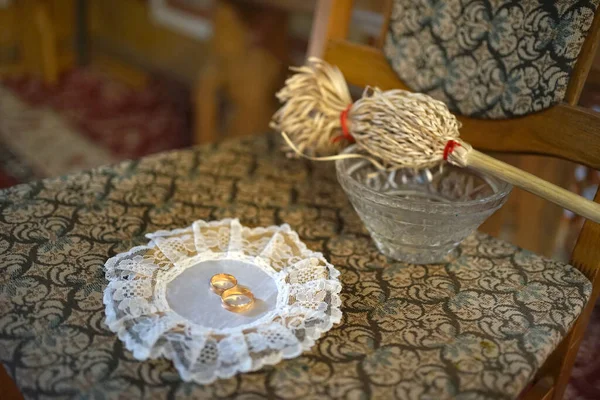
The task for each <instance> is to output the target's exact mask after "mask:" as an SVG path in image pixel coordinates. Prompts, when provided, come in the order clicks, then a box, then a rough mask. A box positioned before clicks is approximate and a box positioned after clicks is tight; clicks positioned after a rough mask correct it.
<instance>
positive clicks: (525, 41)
mask: <svg viewBox="0 0 600 400" xmlns="http://www.w3.org/2000/svg"><path fill="white" fill-rule="evenodd" d="M598 2H599V0H565V1H540V0H449V1H437V0H394V4H393V9H392V14H391V18H390V24H389V30H388V34H387V36H386V40H385V45H384V53H385V55H386V57H387V58H388V60H389V62H390V64H391V65H392V68H393V69H394V70H395V71H396V72H397V74H398V76H399V77H400V78H401V79H402V80H403V81H404V82H405V83H406V84H407V85H408V86H409V87H410V88H411V89H413V90H415V91H418V92H423V93H427V94H429V95H431V96H433V97H435V98H436V99H438V100H441V101H443V102H445V103H446V104H447V105H448V107H449V108H450V109H451V110H452V111H453V112H456V113H459V114H462V115H467V116H471V117H475V118H491V119H500V118H510V117H515V116H520V115H526V114H530V113H534V112H537V111H541V110H543V109H546V108H548V107H550V106H552V105H554V104H556V103H558V102H560V101H562V99H563V98H564V95H565V92H566V89H567V84H568V82H569V77H570V75H571V72H572V70H573V67H574V65H575V62H576V60H577V56H578V55H579V52H580V50H581V46H582V45H583V42H584V40H585V38H586V35H587V32H588V30H589V28H590V26H591V24H592V19H593V18H594V12H595V10H596V7H597V6H598Z"/></svg>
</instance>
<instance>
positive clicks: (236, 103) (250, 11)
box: [194, 1, 287, 144]
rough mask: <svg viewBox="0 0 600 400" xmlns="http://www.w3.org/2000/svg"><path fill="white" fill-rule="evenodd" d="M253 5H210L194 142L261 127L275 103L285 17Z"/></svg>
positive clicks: (196, 100) (196, 92) (196, 96)
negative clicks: (207, 55) (211, 18)
mask: <svg viewBox="0 0 600 400" xmlns="http://www.w3.org/2000/svg"><path fill="white" fill-rule="evenodd" d="M253 7H257V6H256V5H244V4H241V5H240V4H235V5H234V4H233V3H229V2H226V1H224V2H219V3H218V4H217V5H216V7H215V14H214V27H215V32H214V36H213V38H212V39H211V53H212V55H211V57H210V60H209V61H208V63H207V65H206V66H205V67H204V68H203V69H202V71H201V72H200V75H199V77H198V80H197V83H196V85H195V86H196V88H195V90H194V103H195V104H194V108H195V116H194V119H195V128H194V143H195V144H201V143H210V142H213V141H215V140H218V139H222V138H225V137H240V136H245V135H251V134H257V133H260V132H265V131H266V130H267V129H268V125H269V121H270V119H271V116H272V115H273V113H274V112H275V110H276V109H277V103H276V100H275V97H274V96H273V94H274V93H275V91H276V90H277V87H278V86H279V85H280V84H281V83H282V80H283V79H282V78H283V76H284V74H285V65H284V63H283V62H282V61H281V59H283V58H285V55H284V54H283V53H285V48H286V44H287V43H286V37H285V36H286V33H285V32H286V28H287V18H286V14H285V12H284V11H281V10H277V9H269V10H266V11H268V12H264V13H263V12H262V10H263V9H262V8H258V9H254V8H253ZM253 38H255V39H258V40H259V41H262V42H263V43H261V44H262V45H257V44H256V43H252V39H253ZM220 100H224V101H220ZM221 103H225V104H228V106H226V107H223V104H221Z"/></svg>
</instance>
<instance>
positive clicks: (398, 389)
mask: <svg viewBox="0 0 600 400" xmlns="http://www.w3.org/2000/svg"><path fill="white" fill-rule="evenodd" d="M279 147H280V143H278V142H276V141H275V140H273V137H270V136H266V137H262V138H250V139H245V140H242V141H232V142H224V143H221V144H219V145H212V146H207V147H200V148H195V149H189V150H183V151H176V152H171V153H165V154H160V155H156V156H152V157H148V158H144V159H141V160H139V161H128V162H124V163H121V164H118V165H115V166H112V167H103V168H99V169H95V170H92V171H89V172H81V173H77V174H73V175H69V176H66V177H63V178H58V179H52V180H44V181H40V182H35V183H31V184H27V185H20V186H15V187H12V188H9V189H7V190H5V191H3V192H0V362H1V363H2V364H3V365H4V366H5V367H6V369H7V371H8V373H9V374H10V375H11V376H12V377H14V379H15V381H16V382H17V385H18V386H19V387H20V389H21V391H22V392H23V394H24V396H25V397H26V398H28V399H63V398H86V399H112V398H115V399H116V398H127V399H140V398H153V399H170V398H177V399H179V398H181V399H187V398H189V399H201V398H206V399H224V398H240V399H242V398H243V399H249V398H282V399H288V398H289V399H296V398H306V399H325V398H350V399H352V398H386V399H387V398H399V399H449V398H464V399H490V398H494V399H511V398H516V397H517V396H518V395H519V393H520V392H521V391H522V390H523V389H524V388H525V387H526V386H527V384H528V382H530V381H531V380H532V379H533V378H534V376H535V373H536V371H537V370H538V369H539V367H540V366H541V364H542V363H543V362H544V360H545V359H546V358H547V356H548V355H549V354H550V353H551V352H552V351H553V349H554V348H555V347H556V345H557V344H558V343H559V341H560V340H561V338H562V337H564V336H565V335H566V334H567V332H568V330H569V328H570V327H571V326H572V324H573V322H574V320H575V319H576V318H577V316H578V315H579V314H580V312H581V310H582V308H583V306H584V305H585V303H586V302H587V300H588V298H589V296H590V290H591V285H590V283H589V281H588V280H587V279H586V278H585V277H584V276H583V275H582V274H581V273H580V272H579V271H577V270H576V269H575V268H573V267H571V266H568V265H565V264H561V263H558V262H554V261H549V260H545V259H542V258H540V257H538V256H536V255H534V254H531V253H529V252H526V251H523V250H520V249H518V248H515V247H514V246H512V245H510V244H507V243H505V242H502V241H499V240H497V239H494V238H491V237H489V236H486V235H483V234H475V235H473V236H471V237H469V238H468V239H467V240H466V241H465V242H464V243H462V245H461V246H460V248H459V256H458V258H456V259H455V260H454V261H453V262H451V263H448V264H440V265H429V266H420V265H409V264H403V263H399V262H396V261H393V260H391V259H387V258H386V257H384V256H383V255H381V254H380V253H379V252H378V251H377V249H376V247H375V245H374V244H373V242H372V241H371V239H370V237H369V235H368V233H367V231H366V230H365V228H364V227H363V225H362V223H361V222H360V220H359V218H358V216H357V215H356V213H355V212H354V210H353V209H352V208H351V206H350V204H349V202H348V201H347V199H346V198H345V195H344V193H343V191H342V190H341V188H340V186H339V185H338V183H337V182H336V179H335V171H334V169H333V165H329V164H317V163H310V162H305V161H303V160H290V159H287V158H286V157H285V156H284V155H283V154H281V153H280V150H279ZM236 217H239V218H240V222H241V223H242V224H243V225H245V226H249V227H253V226H270V225H281V224H283V223H287V224H289V225H290V226H291V229H293V230H295V231H296V232H298V234H299V237H300V239H301V240H302V241H303V242H304V243H306V245H307V246H308V248H309V249H310V250H312V251H317V252H321V253H323V255H324V257H325V258H326V259H327V260H328V261H329V262H330V263H332V264H333V265H336V267H337V269H338V270H339V271H340V272H341V275H340V277H339V279H340V282H341V283H342V291H341V293H340V298H341V300H342V305H341V311H342V313H343V315H342V321H341V323H340V324H339V325H336V326H334V327H333V328H332V329H331V330H330V331H328V332H327V333H325V334H324V335H323V336H322V337H321V338H320V339H319V340H317V341H316V343H315V345H314V346H313V347H312V348H311V349H310V350H308V351H305V352H304V353H302V354H301V355H300V356H299V357H297V358H294V359H291V360H285V361H282V362H281V363H279V364H277V365H275V366H269V367H265V368H264V369H262V370H260V371H256V372H252V373H245V374H240V375H238V376H235V377H232V378H229V379H221V380H217V381H215V382H214V383H212V384H210V385H197V384H193V383H185V382H183V381H182V380H181V379H180V378H179V375H178V373H177V371H176V370H175V368H174V367H173V365H172V364H171V363H170V362H169V361H168V360H166V359H156V360H146V361H143V362H140V361H137V360H136V359H135V358H134V357H133V354H132V353H130V352H129V351H127V350H126V349H125V348H124V346H123V344H122V343H121V341H120V340H119V339H118V337H117V336H116V335H115V334H114V333H113V332H111V331H110V330H109V329H108V327H107V326H106V325H105V318H106V315H105V308H104V305H103V298H102V295H103V291H104V289H105V287H106V284H107V283H106V279H105V276H104V271H103V266H104V263H105V262H106V260H107V259H108V258H109V257H112V256H114V255H116V254H117V253H121V252H124V251H127V250H129V249H131V248H132V247H134V246H139V245H143V244H146V243H147V240H148V239H147V238H145V237H144V235H145V234H146V233H149V232H156V231H159V230H171V229H175V228H181V227H186V226H189V225H190V224H191V223H192V222H193V221H195V220H198V219H204V220H220V219H223V218H236ZM257 235H259V236H257V238H255V239H253V240H260V233H257ZM218 243H219V240H218V237H216V236H215V245H218ZM159 262H160V261H159Z"/></svg>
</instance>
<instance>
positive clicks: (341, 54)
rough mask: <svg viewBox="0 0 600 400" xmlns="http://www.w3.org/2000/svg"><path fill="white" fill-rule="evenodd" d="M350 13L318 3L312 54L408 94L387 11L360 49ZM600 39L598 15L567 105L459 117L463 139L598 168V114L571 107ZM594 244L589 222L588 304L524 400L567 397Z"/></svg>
mask: <svg viewBox="0 0 600 400" xmlns="http://www.w3.org/2000/svg"><path fill="white" fill-rule="evenodd" d="M388 3H391V2H388ZM352 6H353V0H321V1H319V3H318V6H317V9H316V12H315V20H314V21H315V22H314V25H313V31H312V38H311V44H310V47H309V53H310V55H312V56H316V57H320V58H322V59H324V60H326V61H327V62H329V63H331V64H334V65H337V66H338V67H339V68H340V70H341V71H342V72H343V73H344V75H345V77H346V79H347V81H348V82H349V83H351V84H354V85H357V86H366V85H372V86H378V87H379V88H381V89H383V90H387V89H394V88H400V89H407V90H409V88H408V87H407V86H406V85H405V84H404V83H403V82H402V81H401V80H400V79H399V78H398V76H397V74H396V73H395V72H394V70H393V69H392V68H391V66H390V65H389V63H388V61H387V59H386V57H385V56H384V54H383V52H382V50H381V43H383V37H384V35H385V34H386V31H387V25H388V24H389V17H390V13H391V4H390V5H389V7H388V12H387V16H386V18H385V24H384V26H383V28H382V31H381V35H380V40H379V41H378V43H379V44H380V46H379V48H375V47H367V46H362V45H357V44H353V43H351V42H349V41H348V40H347V35H348V30H349V24H350V16H351V11H352ZM599 33H600V12H598V11H597V12H596V15H595V17H594V20H593V23H592V27H591V29H590V33H589V34H588V36H587V38H586V40H585V42H584V45H583V48H582V51H581V53H580V56H579V58H578V61H577V63H576V65H575V68H574V71H573V73H572V75H571V78H570V81H569V85H568V88H567V93H566V98H565V102H564V103H562V104H559V105H556V106H554V107H551V108H549V109H547V110H545V111H541V112H538V113H535V114H530V115H528V116H525V117H521V118H517V119H506V120H479V119H473V118H466V117H459V119H460V121H461V122H462V124H463V127H462V129H461V137H462V138H464V139H465V140H466V141H467V142H469V143H471V144H473V146H474V147H476V148H478V149H480V150H485V151H494V152H508V153H516V154H539V155H548V156H553V157H558V158H562V159H566V160H571V161H574V162H577V163H580V164H583V165H586V166H588V167H590V168H593V169H600V115H598V114H597V113H595V112H592V111H588V110H586V109H583V108H581V107H578V106H577V105H576V104H577V100H578V98H579V95H580V94H581V91H582V88H583V85H584V83H585V79H586V76H587V74H588V71H589V69H590V66H591V64H592V62H593V58H594V54H595V52H596V48H597V46H598V36H599ZM480 132H486V134H485V135H482V134H480ZM595 201H596V202H600V192H598V193H596V196H595ZM598 243H600V225H598V224H595V223H592V222H590V221H587V222H586V223H585V225H584V227H583V230H582V232H581V234H580V235H579V238H578V241H577V245H576V247H575V250H574V251H573V253H572V256H571V264H572V265H573V266H574V267H575V268H577V269H579V270H580V271H581V272H582V273H583V274H584V275H585V276H586V277H587V278H588V279H589V280H590V281H591V282H592V285H593V290H592V295H591V299H590V301H589V302H588V304H587V305H586V307H585V308H584V311H583V313H582V314H581V316H580V317H579V318H578V319H577V321H576V323H575V324H574V326H573V328H572V329H571V331H570V333H569V334H568V335H567V336H566V337H565V339H564V340H563V341H562V342H561V344H560V345H559V346H558V348H557V349H556V350H555V351H554V353H553V354H552V355H551V356H550V357H549V358H548V360H547V361H546V363H545V364H544V365H543V367H542V368H541V369H540V371H539V372H538V375H537V376H536V378H535V379H534V381H533V386H532V387H531V389H530V390H528V391H527V392H526V393H525V394H524V398H526V399H561V398H562V396H563V394H564V392H565V389H566V386H567V383H568V381H569V377H570V374H571V369H572V367H573V364H574V362H575V358H576V356H577V351H578V349H579V345H580V343H581V340H582V338H583V335H584V332H585V328H586V326H587V324H588V322H589V319H590V315H591V313H592V311H593V309H594V305H595V303H596V299H597V298H598V294H599V293H600V277H599V274H598V272H599V270H600V246H599V245H598Z"/></svg>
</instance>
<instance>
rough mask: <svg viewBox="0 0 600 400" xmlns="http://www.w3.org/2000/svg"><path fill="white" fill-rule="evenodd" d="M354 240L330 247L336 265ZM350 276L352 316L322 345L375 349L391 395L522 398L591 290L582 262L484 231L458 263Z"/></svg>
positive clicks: (377, 383) (371, 367)
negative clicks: (581, 269)
mask: <svg viewBox="0 0 600 400" xmlns="http://www.w3.org/2000/svg"><path fill="white" fill-rule="evenodd" d="M353 243H356V238H353V239H348V238H340V239H337V240H336V241H334V242H333V243H330V248H331V253H332V262H333V263H334V264H335V263H336V257H335V254H336V251H338V252H340V253H344V252H346V253H347V252H349V251H351V250H349V249H353V247H354V246H353ZM339 261H341V260H338V263H337V265H339V264H340V262H339ZM355 265H357V266H358V265H360V264H355ZM342 278H343V282H344V284H345V286H344V292H345V293H344V295H345V296H344V298H343V304H344V305H345V306H346V307H345V308H344V309H343V311H344V312H345V315H346V318H345V320H344V322H343V323H342V324H341V325H340V326H338V327H337V328H336V329H335V330H334V331H333V332H330V333H329V334H328V335H327V336H326V338H325V339H323V342H321V344H320V349H321V351H324V350H325V349H327V351H328V352H334V351H335V350H334V349H338V350H337V351H339V352H340V353H341V352H342V351H343V350H342V349H345V348H348V347H353V348H352V352H351V353H352V354H366V356H365V357H364V358H363V359H362V360H361V367H362V370H363V372H364V374H365V375H366V376H367V377H368V380H369V382H370V388H371V390H372V392H371V393H372V394H373V396H374V397H378V396H381V397H382V398H385V397H386V394H387V395H389V394H390V393H391V391H392V390H393V391H394V393H395V394H396V397H397V398H402V399H405V398H406V399H443V398H468V399H475V398H515V397H517V396H518V395H519V393H521V391H522V390H523V389H524V388H525V387H526V386H527V384H528V382H529V381H530V380H531V379H532V378H533V376H534V375H535V373H536V372H537V370H538V369H539V367H540V366H541V365H542V364H543V363H544V361H545V360H546V359H547V357H548V356H549V355H550V353H551V352H552V351H553V350H554V349H555V348H556V347H557V345H558V344H559V342H560V340H561V339H562V338H563V337H564V336H565V335H566V334H567V332H568V330H569V328H570V327H571V326H572V324H573V323H574V321H575V319H576V318H577V317H578V316H579V314H580V313H581V311H582V309H583V307H584V305H585V304H586V302H587V300H588V298H589V296H590V293H591V284H590V282H589V281H588V280H587V278H585V277H584V276H583V275H582V274H581V273H580V272H579V271H578V270H576V269H575V268H573V267H571V266H569V265H565V264H562V263H559V262H555V261H552V260H547V259H544V258H542V257H539V256H537V255H535V254H533V253H530V252H528V251H524V250H521V249H519V248H516V247H515V246H512V245H510V244H508V243H506V242H503V241H501V240H498V239H495V238H493V237H491V236H488V235H485V234H481V233H477V234H474V235H472V236H471V237H469V238H468V239H467V240H465V241H464V242H463V243H462V244H461V246H460V256H459V257H458V258H457V259H456V260H455V261H453V262H450V263H449V264H445V265H409V264H403V263H392V264H391V265H389V266H387V267H384V268H377V267H376V266H375V264H371V265H368V264H365V266H364V267H357V268H354V269H352V270H344V273H343V274H342ZM365 322H368V323H367V324H365ZM352 338H356V339H355V340H353V339H352ZM349 341H351V342H354V341H356V342H358V343H360V344H361V345H360V346H359V345H357V344H353V345H351V346H350V345H349V343H348V342H349Z"/></svg>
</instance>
